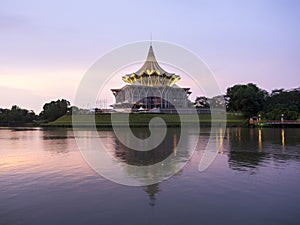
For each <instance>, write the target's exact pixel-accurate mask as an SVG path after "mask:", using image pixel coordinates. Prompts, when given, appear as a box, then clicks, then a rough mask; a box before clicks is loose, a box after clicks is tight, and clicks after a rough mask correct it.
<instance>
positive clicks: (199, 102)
mask: <svg viewBox="0 0 300 225" xmlns="http://www.w3.org/2000/svg"><path fill="white" fill-rule="evenodd" d="M194 106H195V107H196V108H209V102H208V99H207V97H205V96H200V97H196V100H195V103H194Z"/></svg>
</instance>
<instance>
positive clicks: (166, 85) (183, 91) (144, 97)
mask: <svg viewBox="0 0 300 225" xmlns="http://www.w3.org/2000/svg"><path fill="white" fill-rule="evenodd" d="M122 79H123V81H124V82H126V83H127V84H126V85H125V86H124V87H122V88H121V89H111V91H112V92H113V94H114V96H115V99H116V103H115V104H114V105H113V108H114V109H119V110H120V109H121V110H122V109H123V110H125V109H127V110H128V109H130V111H152V112H154V111H155V110H159V111H163V110H164V111H168V110H169V111H170V110H172V109H174V108H176V109H184V108H187V107H188V106H189V99H188V97H189V95H190V94H191V92H190V88H181V87H179V86H178V85H176V82H177V81H179V80H180V76H179V75H176V74H174V73H169V72H167V71H165V70H164V69H163V68H162V67H161V66H160V65H159V64H158V62H157V60H156V58H155V55H154V51H153V47H152V46H151V45H150V48H149V52H148V56H147V59H146V61H145V63H144V64H143V66H142V67H141V68H140V69H139V70H138V71H137V72H135V73H131V74H127V75H125V76H123V77H122Z"/></svg>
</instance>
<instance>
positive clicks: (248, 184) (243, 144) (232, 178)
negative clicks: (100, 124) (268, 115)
mask: <svg viewBox="0 0 300 225" xmlns="http://www.w3.org/2000/svg"><path fill="white" fill-rule="evenodd" d="M177 129H178V128H170V132H171V134H172V135H167V140H166V143H167V145H168V146H169V147H170V148H171V149H172V146H173V145H174V143H175V144H176V141H177V137H176V135H177V134H178V130H177ZM135 132H136V133H137V134H139V133H142V134H143V133H144V131H143V129H140V130H138V129H137V130H136V131H135ZM224 133H225V135H224V137H221V136H220V137H218V138H217V143H218V144H219V147H220V148H219V150H218V151H219V152H218V155H217V157H216V159H215V161H214V162H213V163H212V164H211V165H210V167H209V168H208V169H206V170H205V171H204V172H199V171H198V166H199V160H200V158H201V155H202V154H203V151H204V145H205V143H207V140H208V136H209V128H203V129H201V131H200V134H197V135H198V136H199V139H200V144H199V145H198V147H197V149H196V150H195V152H194V154H193V156H192V158H191V159H190V160H189V161H188V163H187V165H186V166H185V167H184V168H183V169H181V170H180V171H179V172H178V173H176V174H175V175H174V176H172V177H171V178H169V179H167V180H165V181H162V182H160V183H158V184H152V185H148V186H141V187H130V186H124V185H121V184H117V183H114V182H112V181H110V180H107V179H105V178H103V177H102V176H100V175H98V173H96V172H95V171H94V170H93V169H92V168H90V167H89V165H88V164H87V163H86V161H85V160H84V159H83V157H82V155H81V153H80V151H79V150H78V147H77V144H76V140H75V137H74V133H73V131H72V130H71V129H64V128H55V129H49V128H48V129H43V128H34V129H21V128H19V129H18V128H0V224H1V225H10V224H14V225H15V224H22V225H23V224H30V225H32V224H44V225H47V224H72V225H75V224H105V225H108V224H114V225H116V224H122V225H124V224H130V225H133V224H156V225H159V224H164V225H168V224H189V225H191V224H255V225H259V224H262V225H267V224H270V225H271V224H272V225H276V224H299V212H300V129H299V128H286V129H281V128H263V129H258V128H253V129H248V128H227V129H226V130H225V131H224ZM194 135H195V134H194ZM99 136H101V137H104V138H105V140H106V143H108V144H107V146H108V151H109V152H110V154H111V156H112V157H114V158H115V159H116V160H118V161H119V162H126V163H129V164H131V165H143V164H147V165H148V164H151V163H153V160H154V161H155V162H156V161H159V160H160V157H166V155H164V154H165V153H164V154H162V155H159V154H152V155H151V154H150V155H147V156H145V155H136V154H130V152H129V153H128V151H129V150H128V149H126V148H123V147H122V145H121V144H120V143H119V142H118V140H117V139H116V137H115V136H114V133H113V131H112V130H110V129H106V130H102V131H99ZM216 137H217V136H216ZM77 138H78V137H77ZM79 138H80V137H79ZM166 154H176V151H174V149H173V150H171V151H170V152H167V153H166ZM158 155H159V157H158Z"/></svg>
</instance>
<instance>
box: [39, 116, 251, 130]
mask: <svg viewBox="0 0 300 225" xmlns="http://www.w3.org/2000/svg"><path fill="white" fill-rule="evenodd" d="M115 116H116V124H117V125H118V126H125V122H124V118H123V116H124V115H121V114H119V116H118V114H116V115H115ZM198 116H199V120H200V125H201V126H210V125H211V116H210V115H209V114H199V115H198ZM154 117H160V118H162V119H163V120H164V121H165V122H166V124H167V125H168V126H180V118H179V116H178V115H175V114H130V116H129V121H130V125H131V126H132V127H145V126H148V125H149V121H150V120H151V119H152V118H154ZM182 120H183V123H185V124H189V125H194V124H195V122H196V121H194V120H193V119H192V116H191V115H188V114H186V115H182ZM220 122H224V121H222V120H218V121H215V123H220ZM226 122H227V126H229V127H233V126H244V125H245V124H246V123H247V121H245V119H244V118H243V116H241V115H232V114H228V115H227V121H226ZM95 123H96V126H97V127H111V126H112V125H111V115H110V114H98V115H95ZM77 124H78V125H80V126H92V125H93V124H94V116H93V115H81V116H80V117H78V123H77ZM43 126H51V127H72V116H71V115H65V116H62V117H60V118H59V119H57V120H56V121H54V122H50V123H47V124H43Z"/></svg>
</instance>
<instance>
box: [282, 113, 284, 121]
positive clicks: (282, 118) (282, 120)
mask: <svg viewBox="0 0 300 225" xmlns="http://www.w3.org/2000/svg"><path fill="white" fill-rule="evenodd" d="M283 117H284V114H283V113H282V114H281V123H283V121H284V119H283Z"/></svg>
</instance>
